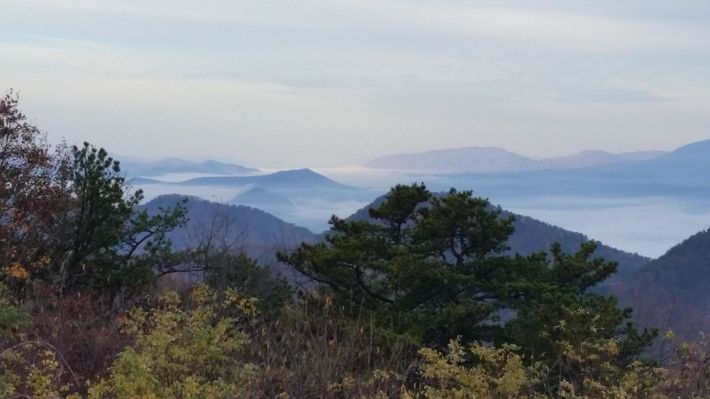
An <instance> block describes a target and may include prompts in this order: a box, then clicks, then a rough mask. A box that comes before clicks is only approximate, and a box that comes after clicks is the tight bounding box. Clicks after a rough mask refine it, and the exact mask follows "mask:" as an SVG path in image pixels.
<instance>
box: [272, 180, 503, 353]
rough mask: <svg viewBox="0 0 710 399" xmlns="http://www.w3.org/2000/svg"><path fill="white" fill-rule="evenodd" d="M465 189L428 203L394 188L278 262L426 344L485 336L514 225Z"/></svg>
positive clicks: (425, 194) (416, 189) (419, 188)
mask: <svg viewBox="0 0 710 399" xmlns="http://www.w3.org/2000/svg"><path fill="white" fill-rule="evenodd" d="M499 213H500V211H499V210H496V209H494V208H492V207H491V206H490V204H489V203H488V201H487V200H484V199H481V198H474V197H472V195H471V192H469V191H464V192H457V191H456V190H453V189H452V190H451V191H450V192H449V193H448V194H446V195H444V196H443V197H441V198H439V197H434V196H433V195H432V194H431V193H430V192H429V191H428V190H427V189H426V187H424V185H416V184H415V185H412V186H396V187H394V188H393V189H392V190H391V191H390V193H389V194H388V196H387V198H386V200H385V201H384V203H383V204H382V205H381V206H379V207H377V208H375V209H372V210H371V211H370V216H371V218H372V219H373V221H372V222H370V221H348V220H342V219H339V218H337V217H333V219H332V220H331V226H332V232H331V234H329V235H328V237H327V239H326V240H327V242H326V243H322V244H314V245H310V244H304V245H302V246H301V247H300V248H298V249H297V250H296V251H295V252H293V253H292V254H290V255H283V254H281V255H280V259H281V260H282V261H284V262H286V263H288V264H290V265H292V266H293V267H294V268H295V269H296V270H298V271H299V272H301V273H303V274H304V275H306V276H308V277H310V278H311V279H313V280H314V281H316V282H319V283H321V284H322V285H323V286H326V287H328V289H330V290H331V291H332V292H333V293H334V294H335V295H336V298H338V300H340V301H343V302H344V303H347V304H349V305H350V306H351V307H352V308H353V309H355V310H357V309H360V308H361V307H362V308H364V309H366V310H369V311H371V312H372V313H373V314H375V315H376V316H377V319H378V322H379V323H380V324H382V325H387V326H391V328H392V329H393V330H394V331H396V332H399V333H405V334H411V335H412V336H414V337H417V338H423V339H425V340H426V341H437V342H442V343H445V342H447V341H448V339H450V338H452V337H454V336H456V335H464V336H465V337H466V338H467V339H468V338H474V337H475V338H483V337H486V338H490V330H495V329H494V328H491V327H490V326H488V327H483V326H482V324H483V323H484V322H485V321H488V320H491V319H492V318H493V317H494V316H495V312H496V311H497V310H499V309H500V308H501V306H503V302H501V301H500V298H499V297H498V295H497V294H498V291H500V285H501V283H503V282H504V281H507V280H509V279H510V277H511V273H510V269H509V268H505V267H501V262H504V261H505V260H504V259H503V258H502V257H500V256H499V254H500V253H501V252H502V251H503V250H504V249H505V240H506V239H507V237H508V235H509V234H510V233H511V232H512V221H511V220H510V219H501V218H500V217H499Z"/></svg>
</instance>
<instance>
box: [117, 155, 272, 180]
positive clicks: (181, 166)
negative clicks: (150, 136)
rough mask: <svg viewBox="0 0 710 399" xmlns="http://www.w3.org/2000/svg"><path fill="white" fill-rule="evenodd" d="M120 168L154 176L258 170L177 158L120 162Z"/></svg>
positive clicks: (231, 173)
mask: <svg viewBox="0 0 710 399" xmlns="http://www.w3.org/2000/svg"><path fill="white" fill-rule="evenodd" d="M121 169H122V170H123V172H124V173H126V174H127V175H128V176H129V177H156V176H162V175H168V174H209V175H245V174H250V173H256V172H259V170H258V169H254V168H249V167H246V166H242V165H235V164H230V163H224V162H217V161H211V160H207V161H204V162H192V161H186V160H183V159H178V158H166V159H162V160H159V161H149V162H139V161H128V162H121Z"/></svg>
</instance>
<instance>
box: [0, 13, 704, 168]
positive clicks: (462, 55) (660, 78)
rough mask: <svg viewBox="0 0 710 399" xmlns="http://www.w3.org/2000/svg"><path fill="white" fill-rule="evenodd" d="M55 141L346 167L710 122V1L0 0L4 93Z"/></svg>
mask: <svg viewBox="0 0 710 399" xmlns="http://www.w3.org/2000/svg"><path fill="white" fill-rule="evenodd" d="M10 88H13V89H15V90H16V91H17V92H18V93H19V94H20V99H21V104H22V105H21V106H22V109H23V110H24V111H25V113H26V114H28V116H30V118H31V119H32V121H33V122H34V123H36V124H37V125H38V126H39V127H40V128H42V129H43V130H45V131H46V132H48V135H49V138H50V141H53V142H58V141H60V140H66V141H67V142H70V143H76V142H81V141H84V140H88V141H91V142H92V143H95V144H97V145H100V146H104V147H106V148H107V149H109V151H111V152H112V153H115V154H122V155H125V156H128V157H132V158H161V157H168V156H172V157H182V158H187V159H195V160H198V159H219V160H225V161H239V162H243V163H246V164H250V165H254V166H257V167H267V166H278V167H284V166H289V167H290V166H298V167H305V166H309V167H317V166H337V165H351V164H358V163H361V162H363V161H366V160H368V159H371V158H374V157H377V156H380V155H384V154H389V153H400V152H415V151H423V150H429V149H435V148H451V147H461V146H499V147H504V148H506V149H508V150H511V151H514V152H518V153H521V154H524V155H527V156H531V157H545V156H555V155H563V154H570V153H573V152H576V151H580V150H583V149H603V150H608V151H615V152H620V151H632V150H655V149H663V150H668V149H673V148H675V147H678V146H681V145H683V144H686V143H689V142H692V141H698V140H702V139H706V138H709V137H710V2H708V1H706V0H703V1H695V0H686V1H677V0H668V1H657V0H624V1H618V0H608V1H607V0H595V1H585V0H577V1H548V0H534V1H505V0H503V1H458V0H450V1H433V0H407V1H390V0H376V1H366V0H298V1H285V0H284V1H271V0H259V1H247V2H245V1H237V0H214V1H210V0H203V1H194V0H193V1H183V0H152V1H149V0H121V1H102V0H0V91H7V90H8V89H10Z"/></svg>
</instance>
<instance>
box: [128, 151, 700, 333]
mask: <svg viewBox="0 0 710 399" xmlns="http://www.w3.org/2000/svg"><path fill="white" fill-rule="evenodd" d="M393 159H396V160H397V162H399V165H404V166H407V165H413V166H417V167H418V168H420V169H427V171H424V172H421V173H420V172H416V171H412V170H396V171H394V172H387V173H391V174H389V175H387V176H389V177H390V178H391V179H392V180H391V182H392V184H394V183H397V182H401V183H409V182H413V181H424V182H426V184H427V185H428V186H429V187H430V188H431V189H432V190H435V191H439V190H444V189H448V188H449V187H452V186H453V187H456V188H459V189H474V193H475V194H476V195H482V196H486V197H488V198H489V199H490V200H491V202H492V203H494V204H502V205H503V207H504V208H506V209H509V210H510V212H511V213H514V214H516V218H517V219H516V224H515V228H516V231H515V233H514V234H513V236H512V237H511V239H510V241H509V245H510V247H511V252H518V253H521V254H529V253H532V252H536V251H544V250H548V249H549V246H550V244H552V243H553V242H560V243H561V244H562V247H563V249H564V250H565V251H567V252H572V251H575V250H576V249H577V248H578V247H579V244H581V243H582V242H584V241H586V240H587V239H588V238H593V239H599V240H601V241H603V242H604V243H605V244H607V245H601V246H600V247H599V248H598V249H597V253H596V254H597V255H598V256H602V257H604V258H606V259H608V260H613V261H616V262H618V263H619V273H618V274H617V275H616V276H614V277H613V278H612V279H611V280H609V281H608V282H607V283H606V284H605V286H604V287H603V288H604V290H606V291H607V292H613V293H615V294H616V295H618V296H619V298H620V300H621V302H622V303H623V304H626V305H630V306H632V307H634V308H635V309H637V317H636V318H637V320H638V321H639V322H641V323H642V324H647V325H654V326H660V327H662V328H672V329H675V330H676V331H677V332H678V333H679V334H683V335H689V334H691V332H692V331H697V330H699V329H705V330H707V329H710V317H706V316H703V315H704V314H705V313H706V312H705V311H704V309H707V306H710V295H708V292H709V291H708V290H707V289H706V287H707V286H708V285H710V263H708V262H710V260H709V259H710V254H708V253H707V252H708V251H709V250H710V232H708V231H707V229H708V227H710V201H708V199H709V198H710V140H708V141H702V142H698V143H691V144H689V145H686V146H683V147H681V148H678V149H677V150H675V151H671V152H636V153H625V154H608V153H605V152H594V151H585V152H581V153H579V154H576V155H574V156H570V157H561V158H550V159H545V160H532V159H530V158H526V157H522V156H520V155H517V154H513V153H510V152H508V151H505V150H502V149H481V148H474V149H471V148H469V149H459V150H454V151H453V152H448V153H447V151H444V152H437V151H433V152H430V153H425V154H424V155H423V158H419V155H416V154H414V155H408V156H405V157H404V158H401V157H399V158H390V160H389V161H388V162H394V161H393ZM403 160H404V161H403ZM405 161H406V162H405ZM383 162H384V161H383ZM176 164H177V165H179V167H178V166H173V167H170V165H167V166H160V165H157V164H156V165H153V166H152V169H153V170H156V171H161V172H162V173H163V174H162V175H161V174H156V175H155V176H158V177H153V178H134V179H133V180H131V181H132V183H133V184H134V185H136V186H138V187H141V188H147V189H149V191H150V189H151V188H155V187H160V188H161V190H163V193H178V194H191V195H196V196H199V197H201V198H208V197H209V196H210V195H215V193H220V196H221V197H222V199H220V200H219V201H220V202H222V203H215V202H213V201H212V202H210V201H204V200H202V199H198V198H192V199H191V200H190V201H189V202H188V204H189V205H188V206H189V208H190V215H191V220H190V223H189V224H188V226H186V228H184V229H181V230H178V231H177V232H175V233H174V236H173V238H174V239H175V240H176V242H177V243H178V245H180V244H179V243H180V242H187V241H189V240H188V238H190V239H193V240H192V241H194V237H195V235H198V236H199V235H200V234H204V233H205V231H206V229H207V228H208V227H209V226H214V223H213V222H214V221H215V220H222V221H223V222H224V223H226V222H227V221H229V223H231V226H232V227H231V228H230V229H228V231H227V230H224V231H222V236H223V237H224V239H225V240H226V241H230V242H238V243H239V244H238V245H239V246H241V248H242V249H243V250H245V251H246V252H248V253H249V254H250V255H251V256H253V257H255V258H257V259H259V260H260V262H261V263H262V264H267V265H270V266H271V267H274V268H275V269H276V270H278V271H279V272H281V273H289V271H288V270H286V269H284V268H283V266H282V265H279V264H278V263H277V262H276V261H275V258H274V257H273V253H274V252H275V251H276V250H279V249H287V248H292V247H293V246H295V245H297V244H298V243H300V242H316V241H318V240H320V239H322V237H323V236H322V235H319V234H318V233H319V232H322V231H324V230H326V229H327V223H326V222H327V220H328V218H329V216H330V215H331V214H337V215H338V216H340V217H354V218H362V217H366V213H367V208H368V207H369V206H371V205H370V204H371V203H372V201H375V199H376V198H378V197H380V196H381V195H382V194H383V193H384V190H382V189H381V188H373V187H366V186H364V185H363V186H359V187H353V186H351V185H348V184H343V183H341V182H338V181H336V180H334V179H332V178H330V177H328V176H326V175H323V174H320V173H317V172H315V171H313V170H310V169H297V170H286V171H277V172H264V171H261V172H256V169H255V168H245V169H248V170H249V171H247V172H244V170H242V169H239V168H232V169H231V171H230V169H225V168H227V167H223V166H221V165H220V166H219V167H218V168H217V169H212V171H214V172H216V171H219V172H224V173H214V175H210V176H201V177H197V178H188V179H184V180H180V181H172V182H171V181H164V180H161V179H160V176H163V175H164V174H169V173H173V172H175V173H186V174H189V173H195V174H198V173H200V171H205V170H206V169H205V166H201V165H202V164H199V163H193V164H189V163H176ZM206 164H207V165H210V163H206ZM381 165H384V163H379V164H377V163H376V164H374V165H372V167H373V169H372V170H379V169H374V168H375V167H377V168H379V167H380V166H381ZM388 165H389V166H392V165H393V164H392V163H390V164H388ZM422 166H423V167H422ZM407 167H409V166H407ZM457 168H458V169H457ZM467 168H468V169H467ZM472 168H473V169H475V170H476V171H472V170H473V169H472ZM476 168H477V169H476ZM138 170H140V169H138ZM452 170H458V171H455V172H452ZM461 170H468V171H466V172H462V171H461ZM484 170H485V172H484ZM226 172H229V173H226ZM151 173H152V172H151ZM362 173H367V169H364V172H362ZM135 174H136V173H135V172H133V173H132V172H130V171H129V176H135ZM380 176H382V175H380ZM338 180H339V179H338ZM360 181H367V179H361V180H360ZM152 197H157V198H155V199H154V200H153V201H151V202H149V203H148V204H147V205H146V206H147V207H149V208H151V209H153V208H156V209H157V207H158V206H167V205H170V204H171V203H174V202H176V200H177V199H178V198H179V196H177V195H170V196H157V195H153V196H152ZM375 203H376V201H375ZM301 226H305V227H301ZM306 227H307V228H306ZM575 231H578V232H579V233H577V232H575ZM698 231H701V232H700V233H697V232H698ZM695 233H697V234H695ZM693 234H695V235H693ZM691 235H692V237H691V238H689V239H687V240H685V241H683V240H684V239H685V238H686V237H689V236H691ZM681 241H683V242H682V243H680V244H678V243H679V242H681ZM674 245H675V246H674ZM672 246H673V248H672V249H671V250H669V251H667V249H668V248H670V247H672ZM639 248H641V249H642V250H641V251H638V249H639ZM666 251H667V253H666ZM634 252H640V253H642V254H644V255H651V257H647V256H642V255H638V254H635V253H634ZM663 253H665V255H663V256H660V257H659V255H661V254H663ZM651 258H657V259H651ZM289 278H296V277H295V276H290V277H289ZM649 291H652V292H653V295H649Z"/></svg>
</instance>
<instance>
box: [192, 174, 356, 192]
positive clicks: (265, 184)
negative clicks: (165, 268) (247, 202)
mask: <svg viewBox="0 0 710 399" xmlns="http://www.w3.org/2000/svg"><path fill="white" fill-rule="evenodd" d="M179 184H184V185H193V186H212V185H216V186H229V185H245V184H255V185H258V186H260V187H262V188H266V189H268V188H270V187H275V188H291V187H293V188H331V189H348V188H351V187H348V186H346V185H344V184H340V183H338V182H336V181H334V180H331V179H329V178H327V177H325V176H323V175H321V174H318V173H316V172H314V171H312V170H310V169H295V170H284V171H280V172H275V173H271V174H268V175H258V176H215V177H197V178H194V179H190V180H186V181H184V182H181V183H179Z"/></svg>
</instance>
